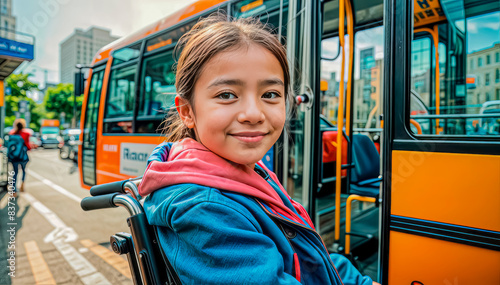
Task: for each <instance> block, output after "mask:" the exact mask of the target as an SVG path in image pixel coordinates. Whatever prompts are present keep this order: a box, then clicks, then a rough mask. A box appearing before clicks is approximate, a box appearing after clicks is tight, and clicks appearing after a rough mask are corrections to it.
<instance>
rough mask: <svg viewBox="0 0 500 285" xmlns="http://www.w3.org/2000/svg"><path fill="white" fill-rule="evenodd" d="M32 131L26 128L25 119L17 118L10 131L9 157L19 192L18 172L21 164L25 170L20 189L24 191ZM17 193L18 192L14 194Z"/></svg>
mask: <svg viewBox="0 0 500 285" xmlns="http://www.w3.org/2000/svg"><path fill="white" fill-rule="evenodd" d="M30 136H31V133H30V132H29V131H27V130H26V121H25V120H24V119H16V120H15V121H14V128H13V129H12V131H10V132H9V141H8V142H7V157H8V159H9V162H10V163H12V167H13V168H14V187H15V188H16V193H17V174H18V172H19V166H21V169H22V171H23V176H22V180H21V186H20V187H19V191H20V192H23V191H24V180H25V178H26V164H28V161H29V157H28V150H30V149H31V148H30V143H29V141H30ZM14 195H16V194H14Z"/></svg>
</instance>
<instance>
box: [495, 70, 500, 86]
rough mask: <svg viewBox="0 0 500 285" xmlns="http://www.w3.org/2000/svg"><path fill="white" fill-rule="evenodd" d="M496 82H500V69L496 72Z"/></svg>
mask: <svg viewBox="0 0 500 285" xmlns="http://www.w3.org/2000/svg"><path fill="white" fill-rule="evenodd" d="M495 82H497V83H498V82H500V68H497V70H496V71H495Z"/></svg>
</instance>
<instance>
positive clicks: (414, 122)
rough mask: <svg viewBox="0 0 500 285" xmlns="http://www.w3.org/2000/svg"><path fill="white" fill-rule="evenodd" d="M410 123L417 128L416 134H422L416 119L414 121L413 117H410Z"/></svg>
mask: <svg viewBox="0 0 500 285" xmlns="http://www.w3.org/2000/svg"><path fill="white" fill-rule="evenodd" d="M410 124H412V125H414V126H415V128H417V135H421V134H422V127H421V126H420V124H419V123H418V122H417V121H415V120H414V119H410Z"/></svg>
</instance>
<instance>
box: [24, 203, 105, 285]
mask: <svg viewBox="0 0 500 285" xmlns="http://www.w3.org/2000/svg"><path fill="white" fill-rule="evenodd" d="M21 197H22V198H24V199H26V200H27V201H28V202H29V203H30V204H31V206H33V208H35V209H36V210H37V211H38V212H39V213H40V214H41V215H42V216H43V217H44V218H45V219H46V220H47V221H48V222H49V223H50V224H52V225H53V226H54V227H55V229H54V230H53V231H52V232H51V233H49V234H48V235H47V236H46V237H45V242H47V241H52V244H53V245H54V246H55V247H56V249H57V250H58V251H59V252H60V253H61V255H62V256H63V257H64V259H66V261H67V262H68V263H69V265H70V266H71V268H73V270H75V272H76V274H77V275H78V276H79V277H80V280H81V281H82V282H83V284H85V285H95V284H103V285H107V284H111V283H110V282H109V281H108V280H107V279H106V277H104V275H102V274H101V273H100V272H97V270H96V269H95V267H94V266H92V264H91V263H90V262H89V261H88V260H87V259H85V257H83V256H82V255H81V254H80V253H78V251H77V250H76V249H75V248H74V247H72V246H71V245H69V244H67V243H66V242H68V241H74V240H76V239H77V238H78V234H76V232H75V231H74V230H73V228H70V227H68V226H66V224H65V223H64V222H63V221H62V220H61V219H60V218H59V217H58V216H57V215H56V214H55V213H54V212H52V211H51V210H50V209H49V208H47V207H46V206H45V205H44V204H42V203H41V202H40V201H38V200H37V199H36V198H35V197H33V196H32V195H31V194H29V193H24V194H23V195H22V196H21Z"/></svg>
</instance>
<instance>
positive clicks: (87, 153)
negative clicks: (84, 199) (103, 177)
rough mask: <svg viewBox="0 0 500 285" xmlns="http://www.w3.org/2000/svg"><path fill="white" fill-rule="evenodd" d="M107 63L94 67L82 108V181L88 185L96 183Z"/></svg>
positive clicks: (80, 151) (80, 163)
mask: <svg viewBox="0 0 500 285" xmlns="http://www.w3.org/2000/svg"><path fill="white" fill-rule="evenodd" d="M105 66H106V65H105V64H104V65H101V66H99V67H95V68H94V69H92V72H91V75H90V81H89V82H90V83H89V87H88V90H87V92H86V94H88V95H87V96H86V97H85V98H86V101H85V102H84V108H83V110H82V124H81V125H82V126H83V127H82V129H83V132H82V135H81V137H80V140H81V141H82V144H81V146H80V150H79V151H78V156H79V157H78V163H79V166H78V167H79V168H80V169H81V170H82V171H81V173H82V181H83V183H85V184H87V185H95V184H97V183H96V146H97V128H98V118H99V104H100V100H101V91H102V85H103V78H104V71H105Z"/></svg>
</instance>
